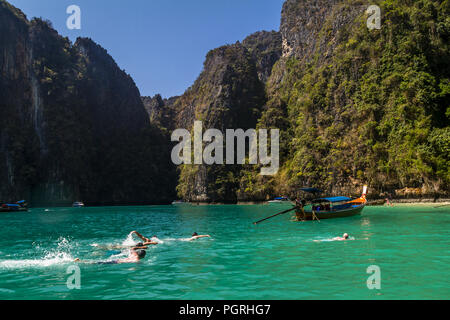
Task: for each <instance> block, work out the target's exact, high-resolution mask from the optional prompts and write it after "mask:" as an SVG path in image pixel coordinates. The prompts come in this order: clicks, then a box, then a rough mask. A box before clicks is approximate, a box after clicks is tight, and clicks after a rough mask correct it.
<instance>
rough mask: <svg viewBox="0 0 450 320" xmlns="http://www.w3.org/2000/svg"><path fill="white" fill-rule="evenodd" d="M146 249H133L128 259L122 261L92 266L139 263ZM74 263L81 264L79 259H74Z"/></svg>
mask: <svg viewBox="0 0 450 320" xmlns="http://www.w3.org/2000/svg"><path fill="white" fill-rule="evenodd" d="M147 248H148V247H146V246H139V247H134V248H131V250H130V254H129V255H128V257H126V258H124V259H117V260H111V261H100V262H96V263H94V264H122V263H136V262H139V261H140V260H142V259H144V258H145V256H146V254H147V252H146V251H145V250H146V249H147ZM74 261H75V262H83V261H82V260H80V259H78V258H77V259H75V260H74Z"/></svg>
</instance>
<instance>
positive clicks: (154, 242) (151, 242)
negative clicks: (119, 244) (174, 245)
mask: <svg viewBox="0 0 450 320" xmlns="http://www.w3.org/2000/svg"><path fill="white" fill-rule="evenodd" d="M131 234H135V235H137V236H138V237H139V238H141V239H142V241H144V243H143V245H144V246H150V245H157V244H158V243H160V242H161V241H160V240H159V239H158V238H157V237H156V236H153V237H152V239H149V238H146V237H144V236H143V235H142V234H140V233H139V232H137V231H133V232H131Z"/></svg>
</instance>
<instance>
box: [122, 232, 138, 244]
mask: <svg viewBox="0 0 450 320" xmlns="http://www.w3.org/2000/svg"><path fill="white" fill-rule="evenodd" d="M136 244H137V242H136V241H135V240H134V239H133V233H130V234H129V235H128V236H127V238H126V239H125V240H124V241H123V242H122V245H123V246H124V247H132V246H134V245H136Z"/></svg>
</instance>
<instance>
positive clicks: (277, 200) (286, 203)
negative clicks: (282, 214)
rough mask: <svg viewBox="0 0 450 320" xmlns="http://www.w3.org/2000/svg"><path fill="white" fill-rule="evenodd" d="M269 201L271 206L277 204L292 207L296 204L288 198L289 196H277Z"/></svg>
mask: <svg viewBox="0 0 450 320" xmlns="http://www.w3.org/2000/svg"><path fill="white" fill-rule="evenodd" d="M268 203H269V205H271V206H277V207H286V208H290V207H293V206H294V204H293V203H292V201H291V200H289V198H287V197H278V198H275V199H273V200H270V201H269V202H268Z"/></svg>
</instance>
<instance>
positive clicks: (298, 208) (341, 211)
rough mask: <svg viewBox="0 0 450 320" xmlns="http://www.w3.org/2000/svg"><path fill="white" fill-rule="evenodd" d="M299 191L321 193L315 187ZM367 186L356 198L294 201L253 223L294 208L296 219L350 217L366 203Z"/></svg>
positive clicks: (359, 211) (358, 212) (356, 213)
mask: <svg viewBox="0 0 450 320" xmlns="http://www.w3.org/2000/svg"><path fill="white" fill-rule="evenodd" d="M300 190H301V191H304V192H308V193H313V194H316V193H321V192H322V191H321V190H319V189H316V188H303V189H300ZM366 194H367V186H364V189H363V194H362V195H361V197H359V198H357V199H351V198H348V197H329V198H318V199H315V200H312V201H309V203H310V204H309V205H307V201H306V200H301V201H296V202H295V205H294V207H292V208H290V209H287V210H284V211H282V212H279V213H276V214H274V215H272V216H270V217H267V218H264V219H261V220H259V221H257V222H254V223H253V224H255V225H256V224H259V223H261V222H263V221H267V220H269V219H272V218H274V217H277V216H280V215H283V214H286V213H289V212H292V211H294V210H295V216H296V221H308V220H319V221H320V220H321V219H332V218H343V217H351V216H355V215H358V214H361V212H362V211H363V209H364V207H365V206H366V204H367V199H366Z"/></svg>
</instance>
